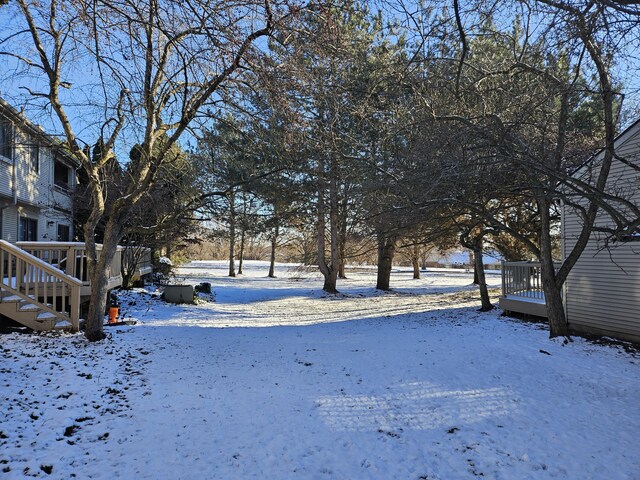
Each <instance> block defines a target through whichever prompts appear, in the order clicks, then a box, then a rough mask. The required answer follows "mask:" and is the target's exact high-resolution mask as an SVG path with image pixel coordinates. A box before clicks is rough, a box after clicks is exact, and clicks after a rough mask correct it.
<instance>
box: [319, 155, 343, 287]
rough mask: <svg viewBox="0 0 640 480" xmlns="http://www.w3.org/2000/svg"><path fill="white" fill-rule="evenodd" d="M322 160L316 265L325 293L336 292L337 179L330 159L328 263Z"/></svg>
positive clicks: (321, 164) (320, 164)
mask: <svg viewBox="0 0 640 480" xmlns="http://www.w3.org/2000/svg"><path fill="white" fill-rule="evenodd" d="M324 165H325V164H324V161H323V160H320V162H319V165H318V167H319V168H318V170H319V175H318V232H317V233H318V237H317V239H318V267H319V268H320V272H321V273H322V276H323V277H324V285H323V287H322V289H323V290H324V291H325V292H327V293H338V289H337V288H336V284H337V279H338V263H339V255H338V188H337V187H338V180H337V171H336V170H337V168H336V166H335V160H334V161H332V165H331V169H330V176H331V178H330V179H329V237H330V245H329V251H330V257H331V260H330V263H328V262H327V257H326V241H325V230H326V219H325V215H326V211H325V210H326V208H325V199H324V193H325V184H326V182H325V180H324Z"/></svg>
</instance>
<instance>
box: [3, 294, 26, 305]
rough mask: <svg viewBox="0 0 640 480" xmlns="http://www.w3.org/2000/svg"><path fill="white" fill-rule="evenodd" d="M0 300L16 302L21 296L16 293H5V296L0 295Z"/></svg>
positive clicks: (20, 299) (19, 300)
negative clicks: (0, 297) (0, 296)
mask: <svg viewBox="0 0 640 480" xmlns="http://www.w3.org/2000/svg"><path fill="white" fill-rule="evenodd" d="M1 301H2V302H3V303H18V302H21V301H22V297H19V296H18V295H7V296H6V297H2V299H1Z"/></svg>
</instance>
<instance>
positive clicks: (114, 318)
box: [109, 307, 120, 323]
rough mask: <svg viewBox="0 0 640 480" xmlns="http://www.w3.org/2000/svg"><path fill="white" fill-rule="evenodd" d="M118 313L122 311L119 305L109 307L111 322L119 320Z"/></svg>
mask: <svg viewBox="0 0 640 480" xmlns="http://www.w3.org/2000/svg"><path fill="white" fill-rule="evenodd" d="M118 313H120V308H119V307H109V323H116V322H117V321H118Z"/></svg>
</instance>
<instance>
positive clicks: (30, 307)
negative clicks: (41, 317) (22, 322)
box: [18, 302, 40, 312]
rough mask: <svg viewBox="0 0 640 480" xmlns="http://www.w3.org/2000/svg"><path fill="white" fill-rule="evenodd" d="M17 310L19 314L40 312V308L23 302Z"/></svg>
mask: <svg viewBox="0 0 640 480" xmlns="http://www.w3.org/2000/svg"><path fill="white" fill-rule="evenodd" d="M18 310H20V311H21V312H36V311H38V310H40V307H38V306H37V305H34V304H33V303H26V302H25V303H23V304H22V305H20V306H19V307H18Z"/></svg>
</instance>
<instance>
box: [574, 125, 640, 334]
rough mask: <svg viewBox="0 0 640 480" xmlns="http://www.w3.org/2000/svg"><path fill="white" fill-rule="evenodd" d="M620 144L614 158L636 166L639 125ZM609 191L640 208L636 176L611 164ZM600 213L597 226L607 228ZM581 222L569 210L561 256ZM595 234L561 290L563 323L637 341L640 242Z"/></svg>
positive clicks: (620, 165)
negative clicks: (610, 239)
mask: <svg viewBox="0 0 640 480" xmlns="http://www.w3.org/2000/svg"><path fill="white" fill-rule="evenodd" d="M635 127H636V128H632V130H631V131H630V132H629V135H627V136H626V138H622V137H621V138H620V139H619V140H622V141H619V142H617V145H616V152H617V153H618V154H619V155H621V156H623V157H625V158H626V159H627V160H629V161H631V162H633V163H634V164H637V165H640V125H636V126H635ZM608 188H609V189H610V191H612V192H613V191H615V192H616V193H617V194H624V195H625V196H628V197H629V198H630V199H631V200H632V201H633V202H634V203H635V204H636V205H640V172H637V171H636V170H634V169H632V168H630V167H628V166H627V165H624V164H623V163H621V162H619V161H616V160H614V163H613V165H612V168H611V173H610V175H609V182H608ZM609 222H610V220H609V219H608V217H607V215H606V214H604V213H601V214H600V215H599V216H598V219H597V220H596V224H600V225H607V224H608V223H609ZM580 228H581V221H580V219H579V217H578V216H577V215H576V214H575V213H574V212H573V211H572V210H571V209H569V208H566V209H565V212H564V222H563V236H564V253H565V256H566V255H567V254H568V253H569V251H570V249H571V248H572V247H573V246H574V245H575V239H576V237H577V235H578V234H579V233H580ZM604 238H605V235H602V234H597V233H594V234H593V235H592V237H591V240H590V241H589V244H588V245H587V248H586V249H585V251H584V253H583V254H582V256H581V257H580V259H579V260H578V262H577V263H576V265H575V267H574V268H573V270H572V271H571V273H570V274H569V277H568V279H567V283H566V290H565V298H566V300H565V303H566V311H567V319H568V321H569V324H570V326H571V327H572V328H574V329H576V330H578V331H586V332H593V333H602V334H607V335H611V336H615V337H620V338H627V339H630V340H640V242H637V241H631V242H620V241H618V242H615V243H610V248H604V246H605V245H604Z"/></svg>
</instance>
